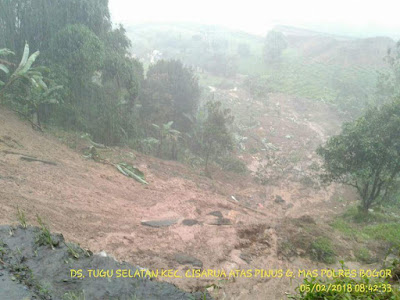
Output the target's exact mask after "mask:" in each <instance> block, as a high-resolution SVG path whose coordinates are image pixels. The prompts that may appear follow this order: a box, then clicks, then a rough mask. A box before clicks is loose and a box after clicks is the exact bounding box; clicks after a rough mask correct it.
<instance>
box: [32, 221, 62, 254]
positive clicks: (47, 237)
mask: <svg viewBox="0 0 400 300" xmlns="http://www.w3.org/2000/svg"><path fill="white" fill-rule="evenodd" d="M36 218H37V221H38V223H39V226H40V232H39V234H38V236H37V237H36V243H37V244H38V245H49V246H50V247H51V248H52V249H54V247H55V246H57V244H58V243H57V242H56V241H55V240H54V239H53V237H52V235H51V233H50V229H49V228H48V226H47V224H46V223H45V222H44V221H43V220H42V218H40V216H39V215H36Z"/></svg>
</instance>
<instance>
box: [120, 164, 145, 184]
mask: <svg viewBox="0 0 400 300" xmlns="http://www.w3.org/2000/svg"><path fill="white" fill-rule="evenodd" d="M115 166H116V167H117V169H118V171H120V172H121V173H122V174H124V175H125V176H127V177H131V178H133V179H135V180H136V181H138V182H140V183H143V184H148V182H147V181H146V180H145V179H144V173H143V172H142V171H140V170H139V169H138V168H135V167H133V166H131V165H128V164H126V163H119V164H116V165H115Z"/></svg>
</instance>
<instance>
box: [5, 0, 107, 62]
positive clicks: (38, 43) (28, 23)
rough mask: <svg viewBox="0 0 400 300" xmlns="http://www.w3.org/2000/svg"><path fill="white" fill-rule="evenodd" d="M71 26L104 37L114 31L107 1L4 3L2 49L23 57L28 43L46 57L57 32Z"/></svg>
mask: <svg viewBox="0 0 400 300" xmlns="http://www.w3.org/2000/svg"><path fill="white" fill-rule="evenodd" d="M71 24H81V25H85V26H87V27H88V28H89V29H90V30H92V31H93V32H94V33H95V34H96V35H97V36H99V37H103V36H104V35H105V34H106V33H107V32H109V31H110V30H111V20H110V12H109V10H108V0H69V1H65V0H35V1H31V0H2V1H0V48H3V47H7V48H9V49H11V50H13V51H15V52H16V53H17V55H20V54H22V52H21V49H23V45H24V43H25V41H27V42H28V43H29V44H30V46H31V48H32V49H41V51H42V52H43V53H47V51H48V49H49V47H50V41H51V40H52V39H53V38H54V36H55V35H56V34H57V32H59V31H60V30H62V29H63V28H64V27H66V26H67V25H71ZM43 59H44V58H43Z"/></svg>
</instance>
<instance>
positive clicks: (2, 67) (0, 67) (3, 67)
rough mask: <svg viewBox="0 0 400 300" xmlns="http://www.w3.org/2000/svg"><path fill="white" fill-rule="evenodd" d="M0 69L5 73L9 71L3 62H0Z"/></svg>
mask: <svg viewBox="0 0 400 300" xmlns="http://www.w3.org/2000/svg"><path fill="white" fill-rule="evenodd" d="M0 70H1V71H3V72H4V73H6V74H8V73H10V71H9V70H8V68H7V67H6V66H5V65H3V64H0Z"/></svg>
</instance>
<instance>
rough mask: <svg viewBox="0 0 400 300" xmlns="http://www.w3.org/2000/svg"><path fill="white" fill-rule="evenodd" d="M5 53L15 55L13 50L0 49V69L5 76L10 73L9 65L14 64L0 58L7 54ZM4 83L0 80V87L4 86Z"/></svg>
mask: <svg viewBox="0 0 400 300" xmlns="http://www.w3.org/2000/svg"><path fill="white" fill-rule="evenodd" d="M7 55H15V54H14V52H12V51H11V50H9V49H0V71H1V72H2V73H4V74H5V75H6V76H8V74H10V69H9V67H13V66H14V64H13V63H11V62H9V61H7V60H5V59H3V58H1V57H4V56H7ZM4 85H5V82H4V81H2V80H0V88H1V87H2V86H4Z"/></svg>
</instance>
